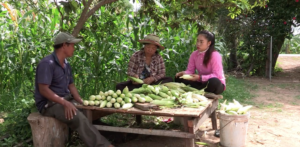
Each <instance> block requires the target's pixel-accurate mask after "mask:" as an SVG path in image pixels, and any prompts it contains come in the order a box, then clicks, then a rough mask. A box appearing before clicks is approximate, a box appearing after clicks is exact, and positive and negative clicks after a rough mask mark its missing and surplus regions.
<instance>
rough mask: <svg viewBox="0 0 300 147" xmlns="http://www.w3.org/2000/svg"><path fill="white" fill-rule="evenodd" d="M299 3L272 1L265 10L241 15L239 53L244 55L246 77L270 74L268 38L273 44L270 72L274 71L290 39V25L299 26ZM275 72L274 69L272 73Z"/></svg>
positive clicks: (294, 1) (281, 0)
mask: <svg viewBox="0 0 300 147" xmlns="http://www.w3.org/2000/svg"><path fill="white" fill-rule="evenodd" d="M299 14H300V3H299V0H292V1H285V0H271V1H269V2H268V3H267V4H266V5H265V7H263V8H261V7H256V8H254V9H253V13H251V14H244V16H243V20H244V23H245V24H246V25H247V27H245V28H244V29H242V30H243V31H242V35H243V45H242V48H241V50H240V52H243V53H247V54H248V56H247V57H246V58H245V57H244V60H243V65H242V66H243V69H244V70H245V71H247V72H248V74H253V73H257V74H261V75H262V74H265V75H266V76H267V75H268V73H269V69H270V67H269V62H270V59H269V57H268V54H269V52H270V39H271V36H272V38H273V42H272V54H273V56H272V58H273V59H272V67H271V68H272V69H274V67H275V64H276V61H277V58H278V55H279V53H280V51H281V48H282V45H283V43H284V40H285V38H291V37H292V36H293V35H292V33H293V31H292V29H291V26H295V27H297V26H299V23H298V22H299V21H300V16H299ZM272 71H274V70H272Z"/></svg>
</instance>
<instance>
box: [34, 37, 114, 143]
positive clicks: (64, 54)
mask: <svg viewBox="0 0 300 147" xmlns="http://www.w3.org/2000/svg"><path fill="white" fill-rule="evenodd" d="M80 41H81V39H78V38H75V37H73V36H72V35H71V34H69V33H64V32H61V33H59V34H58V35H57V36H56V37H55V38H54V46H53V47H54V52H53V53H52V54H50V55H48V56H46V57H44V58H43V59H42V60H41V61H40V62H39V64H38V66H37V69H36V76H35V94H34V97H35V104H36V106H37V108H38V110H39V112H40V113H41V114H42V115H44V116H50V117H54V118H56V119H58V120H60V121H61V122H64V123H66V124H67V125H68V126H69V127H70V128H71V129H73V130H75V131H77V132H78V134H79V136H80V138H81V139H82V140H83V141H84V142H85V144H86V145H87V146H88V147H113V145H111V144H110V142H109V141H108V140H107V139H106V138H104V137H103V136H102V135H101V134H100V133H99V132H98V130H97V129H96V128H95V127H94V126H93V125H92V124H91V123H90V122H89V121H88V120H87V118H86V117H85V116H84V115H83V114H82V113H81V112H80V111H78V110H77V109H76V107H75V106H74V104H73V103H72V102H71V101H72V100H75V101H76V102H78V103H80V104H82V99H81V97H80V95H79V93H78V91H77V88H76V87H75V85H74V81H73V75H72V70H71V66H70V64H69V63H68V61H67V59H66V58H68V57H72V56H73V53H74V44H75V43H78V42H80Z"/></svg>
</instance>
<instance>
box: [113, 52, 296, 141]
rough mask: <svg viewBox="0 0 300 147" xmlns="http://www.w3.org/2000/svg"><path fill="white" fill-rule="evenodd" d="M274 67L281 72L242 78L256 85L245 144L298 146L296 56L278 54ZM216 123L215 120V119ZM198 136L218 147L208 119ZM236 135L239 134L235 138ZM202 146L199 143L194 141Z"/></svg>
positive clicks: (155, 138) (145, 137)
mask: <svg viewBox="0 0 300 147" xmlns="http://www.w3.org/2000/svg"><path fill="white" fill-rule="evenodd" d="M278 67H279V68H282V72H280V73H278V74H276V75H274V76H273V77H272V80H271V81H270V80H269V79H268V78H261V77H246V78H245V79H244V80H245V81H246V82H249V83H251V84H255V85H257V88H255V89H251V93H253V94H254V95H255V97H254V98H253V99H251V104H252V105H253V106H254V107H253V108H252V109H250V114H251V116H250V119H249V122H248V131H247V137H246V138H247V139H246V146H247V147H298V146H300V117H299V115H300V91H299V89H300V81H299V80H300V56H280V57H279V59H278ZM218 127H219V121H218ZM199 129H200V130H201V132H199V135H200V136H201V138H200V139H199V140H196V141H201V142H206V143H208V144H209V145H208V146H209V147H219V146H220V145H219V142H220V138H217V137H214V135H213V134H214V131H213V130H212V127H211V121H210V120H207V121H206V122H205V123H204V124H203V125H202V126H201V127H200V128H199ZM236 139H239V138H236ZM183 142H184V140H183V139H180V138H170V137H158V136H144V135H140V136H139V137H138V138H136V139H134V140H132V141H129V142H126V143H122V144H118V146H119V147H182V146H183ZM198 146H199V147H202V145H198Z"/></svg>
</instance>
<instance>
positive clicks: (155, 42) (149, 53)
mask: <svg viewBox="0 0 300 147" xmlns="http://www.w3.org/2000/svg"><path fill="white" fill-rule="evenodd" d="M139 42H140V43H143V44H144V47H143V48H142V49H141V50H140V51H137V52H135V53H134V54H133V55H132V56H131V57H130V61H129V64H128V71H127V75H128V76H131V77H135V78H139V79H141V80H143V81H144V83H145V84H149V85H150V84H152V85H156V84H159V83H167V82H172V81H173V79H172V78H170V77H165V75H166V70H165V63H164V60H163V58H162V57H161V56H160V55H159V53H158V49H159V50H163V49H164V47H163V46H162V45H160V43H159V37H158V36H156V35H153V34H149V35H147V36H146V37H145V38H144V39H143V40H139ZM126 86H127V87H128V89H129V90H130V91H131V90H133V89H134V88H139V87H141V86H142V84H138V83H135V82H133V81H126V82H122V83H118V84H117V86H116V89H117V90H123V89H124V88H125V87H126Z"/></svg>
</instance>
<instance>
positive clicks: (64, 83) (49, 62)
mask: <svg viewBox="0 0 300 147" xmlns="http://www.w3.org/2000/svg"><path fill="white" fill-rule="evenodd" d="M64 64H65V65H64V67H62V66H61V65H60V64H59V61H58V58H57V56H56V54H55V52H53V53H52V54H51V55H48V56H46V57H44V58H43V59H42V60H41V61H40V62H39V64H38V66H37V69H36V75H35V93H34V98H35V105H36V106H37V108H38V110H39V112H41V111H42V110H43V108H44V107H45V105H46V104H47V102H48V99H47V98H46V97H44V96H42V95H41V93H40V90H39V87H38V84H46V85H49V88H50V89H51V90H52V91H53V92H54V93H55V94H57V95H58V96H61V97H64V96H65V95H67V94H70V91H69V88H68V86H69V85H70V84H72V83H73V76H72V69H71V66H70V64H69V63H68V62H67V60H65V61H64Z"/></svg>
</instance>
